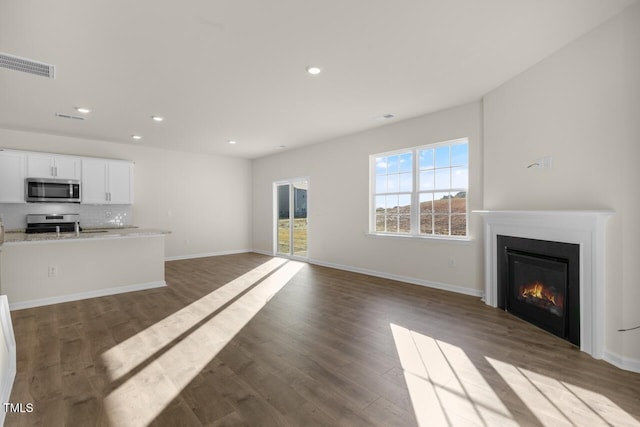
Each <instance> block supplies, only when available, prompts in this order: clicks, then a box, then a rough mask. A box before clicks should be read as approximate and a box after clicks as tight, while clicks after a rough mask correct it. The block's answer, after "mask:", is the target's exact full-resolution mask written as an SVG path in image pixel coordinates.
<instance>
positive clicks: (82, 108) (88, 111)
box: [76, 107, 91, 114]
mask: <svg viewBox="0 0 640 427" xmlns="http://www.w3.org/2000/svg"><path fill="white" fill-rule="evenodd" d="M76 111H77V112H78V113H82V114H89V113H90V112H91V110H90V109H89V108H86V107H76Z"/></svg>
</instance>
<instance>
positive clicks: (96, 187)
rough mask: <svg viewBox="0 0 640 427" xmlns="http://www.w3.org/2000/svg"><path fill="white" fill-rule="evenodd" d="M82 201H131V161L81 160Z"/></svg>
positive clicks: (102, 202)
mask: <svg viewBox="0 0 640 427" xmlns="http://www.w3.org/2000/svg"><path fill="white" fill-rule="evenodd" d="M81 188H82V203H83V204H93V205H108V204H112V205H130V204H132V203H133V163H131V162H127V161H122V160H105V159H83V160H82V185H81Z"/></svg>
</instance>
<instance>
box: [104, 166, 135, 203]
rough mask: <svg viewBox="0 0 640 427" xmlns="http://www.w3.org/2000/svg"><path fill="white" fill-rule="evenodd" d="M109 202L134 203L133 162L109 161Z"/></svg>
mask: <svg viewBox="0 0 640 427" xmlns="http://www.w3.org/2000/svg"><path fill="white" fill-rule="evenodd" d="M108 176H109V185H108V190H109V191H108V194H109V203H112V204H118V205H130V204H132V203H133V163H131V162H118V161H110V162H109V172H108Z"/></svg>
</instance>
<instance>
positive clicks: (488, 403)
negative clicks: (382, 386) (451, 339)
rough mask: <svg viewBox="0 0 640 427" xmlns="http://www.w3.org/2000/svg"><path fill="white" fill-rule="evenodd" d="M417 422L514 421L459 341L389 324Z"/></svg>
mask: <svg viewBox="0 0 640 427" xmlns="http://www.w3.org/2000/svg"><path fill="white" fill-rule="evenodd" d="M390 326H391V332H392V334H393V339H394V341H395V344H396V349H397V351H398V356H399V358H400V363H401V364H402V368H403V370H404V378H405V381H406V383H407V388H408V390H409V394H410V396H411V403H412V405H413V409H414V412H415V415H416V421H417V423H418V425H419V426H421V427H425V426H450V425H459V424H463V425H469V424H470V425H481V426H493V425H500V426H517V425H518V424H517V423H516V422H515V421H514V420H513V417H512V415H511V413H510V412H509V410H508V409H507V408H506V407H505V405H504V404H503V403H502V401H501V400H500V398H499V397H498V396H497V395H496V393H495V392H494V391H493V389H492V388H491V386H490V385H489V384H488V383H487V382H486V381H485V379H484V378H483V376H482V374H481V373H480V372H479V371H478V369H477V368H476V367H475V366H474V365H473V363H472V362H471V360H469V358H468V356H467V355H466V354H465V353H464V351H462V349H460V348H459V347H456V346H453V345H450V344H447V343H446V342H443V341H439V340H435V339H433V338H431V337H428V336H426V335H423V334H420V333H418V332H415V331H412V330H409V329H407V328H404V327H402V326H398V325H395V324H393V323H392V324H390Z"/></svg>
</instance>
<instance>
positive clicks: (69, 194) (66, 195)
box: [25, 178, 80, 203]
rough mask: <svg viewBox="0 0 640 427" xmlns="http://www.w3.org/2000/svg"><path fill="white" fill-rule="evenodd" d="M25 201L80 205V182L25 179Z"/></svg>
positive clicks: (72, 180) (73, 180)
mask: <svg viewBox="0 0 640 427" xmlns="http://www.w3.org/2000/svg"><path fill="white" fill-rule="evenodd" d="M25 200H26V201H27V202H53V203H80V181H78V180H75V179H48V178H45V179H43V178H27V179H26V182H25Z"/></svg>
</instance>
